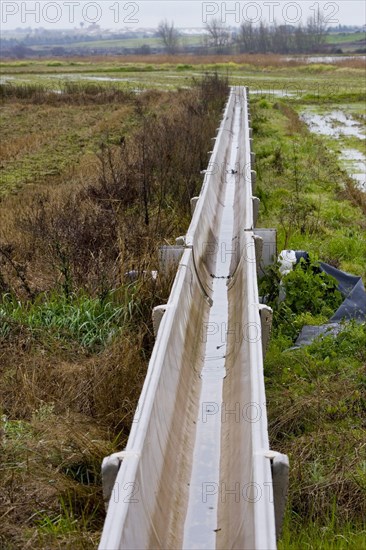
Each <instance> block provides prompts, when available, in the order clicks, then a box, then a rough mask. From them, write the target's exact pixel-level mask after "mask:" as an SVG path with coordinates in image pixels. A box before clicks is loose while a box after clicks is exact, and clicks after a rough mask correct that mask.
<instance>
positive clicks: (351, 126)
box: [301, 111, 366, 139]
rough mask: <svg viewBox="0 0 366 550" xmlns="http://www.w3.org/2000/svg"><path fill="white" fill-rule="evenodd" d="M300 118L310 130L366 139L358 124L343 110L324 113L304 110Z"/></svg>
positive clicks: (330, 134) (336, 135)
mask: <svg viewBox="0 0 366 550" xmlns="http://www.w3.org/2000/svg"><path fill="white" fill-rule="evenodd" d="M301 119H302V120H303V121H304V122H306V124H307V125H308V126H309V128H310V130H311V131H312V132H315V133H316V134H320V135H323V136H330V137H335V138H337V139H338V138H339V137H341V136H352V137H356V138H358V139H366V136H365V133H364V132H362V130H361V126H360V124H358V123H357V122H356V121H355V120H354V119H352V118H350V117H347V116H346V115H345V113H344V112H343V111H331V112H329V113H325V114H321V115H319V114H317V113H314V112H312V111H305V112H304V113H303V114H302V115H301Z"/></svg>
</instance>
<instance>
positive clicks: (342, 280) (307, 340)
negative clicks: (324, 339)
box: [291, 262, 366, 349]
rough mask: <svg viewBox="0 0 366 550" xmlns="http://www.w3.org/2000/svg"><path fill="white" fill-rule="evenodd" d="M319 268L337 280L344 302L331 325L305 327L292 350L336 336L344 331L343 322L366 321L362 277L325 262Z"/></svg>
mask: <svg viewBox="0 0 366 550" xmlns="http://www.w3.org/2000/svg"><path fill="white" fill-rule="evenodd" d="M319 268H320V270H321V271H324V272H325V273H327V274H328V275H331V276H332V277H334V278H335V279H336V280H337V282H338V290H339V291H340V292H341V294H342V295H343V296H344V302H343V303H342V304H341V306H340V307H339V308H338V309H337V311H336V312H335V314H334V315H333V317H331V318H330V319H329V323H326V324H325V325H320V326H312V325H306V326H304V327H303V328H302V330H301V332H300V334H299V336H298V338H297V340H296V342H295V344H294V346H293V347H292V348H291V349H297V348H301V347H304V346H308V345H309V344H311V343H312V342H313V341H314V340H315V338H317V337H318V336H322V335H323V336H329V335H334V336H336V335H337V334H338V333H339V332H341V331H342V329H343V326H342V324H341V323H342V322H343V321H351V320H355V321H357V322H359V323H363V322H365V321H366V292H365V288H364V286H363V282H362V279H361V277H356V276H355V275H350V274H349V273H345V272H344V271H340V270H339V269H336V268H335V267H332V266H331V265H328V264H325V263H323V262H320V265H319Z"/></svg>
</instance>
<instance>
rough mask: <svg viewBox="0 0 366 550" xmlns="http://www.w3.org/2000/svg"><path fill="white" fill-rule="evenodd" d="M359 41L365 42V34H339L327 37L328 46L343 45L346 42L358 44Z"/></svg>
mask: <svg viewBox="0 0 366 550" xmlns="http://www.w3.org/2000/svg"><path fill="white" fill-rule="evenodd" d="M359 40H366V32H351V33H343V32H341V33H331V34H328V35H327V43H328V44H343V43H347V42H358V41H359Z"/></svg>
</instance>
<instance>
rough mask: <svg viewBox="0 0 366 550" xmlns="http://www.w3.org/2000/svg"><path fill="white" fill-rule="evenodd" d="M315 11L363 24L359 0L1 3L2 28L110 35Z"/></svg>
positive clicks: (332, 22) (291, 18) (365, 10)
mask: <svg viewBox="0 0 366 550" xmlns="http://www.w3.org/2000/svg"><path fill="white" fill-rule="evenodd" d="M317 7H319V9H320V11H321V13H322V14H323V15H324V16H325V17H326V21H327V23H328V25H329V26H337V25H338V24H342V25H365V24H366V2H365V1H364V0H338V1H336V2H331V1H328V0H326V1H318V2H315V1H313V0H297V1H294V2H291V1H287V0H256V1H249V0H248V1H245V2H235V1H233V2H222V1H219V2H202V1H200V0H179V1H176V0H163V1H156V0H144V1H140V0H136V1H129V0H127V1H121V0H98V1H90V0H56V1H52V0H42V1H28V0H27V1H21V0H13V1H10V0H9V1H8V0H2V1H1V27H2V29H6V30H8V29H15V28H16V27H44V28H50V29H51V28H54V29H57V28H75V27H79V26H80V23H83V24H84V26H86V27H87V26H88V25H90V24H91V23H93V22H95V23H98V24H99V25H100V26H101V27H102V28H111V29H114V30H117V29H120V28H129V29H131V30H134V29H137V28H141V27H156V26H157V25H158V23H159V22H160V21H161V20H162V19H165V18H166V19H168V20H169V21H174V23H175V25H176V26H177V27H203V26H204V24H205V22H207V21H209V20H210V19H212V18H213V17H215V18H219V19H220V20H221V21H223V22H226V23H227V24H228V25H231V26H236V25H239V24H240V23H242V22H243V21H249V20H251V21H253V22H254V23H255V22H259V21H260V20H262V21H266V22H267V23H268V22H273V21H274V20H276V21H277V23H279V24H282V23H287V24H295V25H296V24H297V23H298V22H299V21H303V22H304V21H306V20H307V18H308V17H309V16H311V15H312V14H314V10H316V9H317Z"/></svg>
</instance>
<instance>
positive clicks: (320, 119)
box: [300, 110, 366, 192]
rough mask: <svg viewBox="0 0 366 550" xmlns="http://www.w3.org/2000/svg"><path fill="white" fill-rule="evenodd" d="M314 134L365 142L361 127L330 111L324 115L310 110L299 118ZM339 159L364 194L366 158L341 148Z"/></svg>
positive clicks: (357, 152) (342, 113)
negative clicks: (351, 138) (345, 137)
mask: <svg viewBox="0 0 366 550" xmlns="http://www.w3.org/2000/svg"><path fill="white" fill-rule="evenodd" d="M300 118H301V119H302V120H303V121H304V122H305V123H306V124H307V126H308V127H309V128H310V130H311V131H312V132H314V133H316V134H320V135H323V136H328V137H333V138H335V139H340V138H341V137H342V136H352V137H356V138H358V139H360V140H365V139H366V136H365V133H364V132H362V129H361V125H360V124H358V123H357V122H356V121H355V120H354V119H352V117H347V116H346V114H345V113H344V112H343V111H338V110H334V111H330V112H329V113H325V114H321V115H320V114H317V113H314V112H312V111H311V110H307V111H305V112H303V113H302V115H301V117H300ZM340 159H341V161H342V162H343V164H344V166H345V168H346V170H347V173H348V174H349V175H350V176H351V177H352V178H353V179H354V180H356V181H357V186H358V188H359V189H361V190H362V191H364V192H366V156H365V155H364V154H363V153H361V152H360V151H358V150H357V149H352V148H343V150H342V152H341V154H340Z"/></svg>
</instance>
